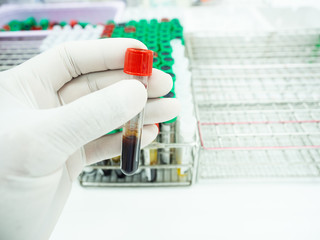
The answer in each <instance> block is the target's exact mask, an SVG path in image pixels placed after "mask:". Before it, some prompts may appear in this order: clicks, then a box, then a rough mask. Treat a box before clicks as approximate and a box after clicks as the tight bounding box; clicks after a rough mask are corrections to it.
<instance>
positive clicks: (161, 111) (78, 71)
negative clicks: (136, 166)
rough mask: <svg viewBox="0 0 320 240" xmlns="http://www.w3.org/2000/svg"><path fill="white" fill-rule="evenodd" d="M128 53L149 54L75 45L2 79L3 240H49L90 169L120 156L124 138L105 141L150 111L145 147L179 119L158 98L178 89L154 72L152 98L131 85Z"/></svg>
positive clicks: (173, 104)
mask: <svg viewBox="0 0 320 240" xmlns="http://www.w3.org/2000/svg"><path fill="white" fill-rule="evenodd" d="M129 47H136V48H146V47H145V46H144V45H143V44H142V43H141V42H139V41H136V40H133V39H103V40H94V41H86V42H72V43H67V44H64V45H62V46H59V47H57V48H54V49H51V50H49V51H47V52H45V53H43V54H40V55H38V56H36V57H34V58H33V59H30V60H29V61H27V62H25V63H23V64H22V65H20V66H17V67H15V68H13V69H11V70H8V71H5V72H1V73H0V113H1V114H0V116H1V117H0V153H1V159H0V218H1V224H0V239H4V240H7V239H8V240H15V239H30V240H31V239H32V240H37V239H41V240H43V239H48V238H49V236H50V234H51V232H52V230H53V228H54V226H55V224H56V222H57V220H58V218H59V215H60V213H61V211H62V209H63V206H64V204H65V201H66V199H67V197H68V195H69V192H70V190H71V184H72V180H74V179H76V177H77V176H78V174H79V173H80V172H81V170H82V168H83V166H84V165H85V164H91V163H94V162H97V161H101V160H104V159H108V158H111V157H114V156H116V155H119V154H120V146H121V134H114V135H108V136H105V134H106V133H108V132H110V131H112V130H113V129H115V128H117V127H119V126H121V125H123V124H124V123H125V122H127V121H128V120H130V119H131V118H132V117H134V116H135V115H136V114H137V113H139V112H140V111H141V110H142V108H143V107H145V124H148V125H145V126H144V129H143V139H142V145H143V146H145V145H147V144H148V143H150V142H152V141H153V140H154V138H155V137H156V135H157V134H158V129H157V127H156V126H155V125H154V123H156V122H162V121H166V120H169V119H172V118H173V117H175V116H176V115H177V113H178V111H179V104H178V102H177V101H176V100H175V99H160V98H158V97H160V96H163V95H165V94H166V93H167V92H169V91H170V89H171V87H172V79H171V77H170V76H169V75H168V74H166V73H163V72H161V71H159V70H156V69H154V71H153V74H152V76H151V78H150V82H149V89H148V92H147V91H146V90H145V88H144V87H143V85H142V84H141V83H140V82H138V81H136V80H124V79H126V78H127V76H126V75H125V74H124V73H123V70H122V68H123V62H124V55H125V51H126V49H127V48H129ZM147 98H149V99H148V100H147ZM75 230H76V229H75Z"/></svg>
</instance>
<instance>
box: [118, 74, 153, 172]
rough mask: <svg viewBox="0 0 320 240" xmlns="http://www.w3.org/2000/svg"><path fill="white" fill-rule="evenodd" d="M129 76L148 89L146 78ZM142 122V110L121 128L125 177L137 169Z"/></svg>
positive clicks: (122, 168) (122, 160) (122, 163)
mask: <svg viewBox="0 0 320 240" xmlns="http://www.w3.org/2000/svg"><path fill="white" fill-rule="evenodd" d="M129 76H131V78H132V79H136V80H139V81H140V82H142V83H143V85H144V86H145V87H146V89H147V88H148V78H149V77H148V76H134V75H129ZM143 120H144V109H143V110H142V111H141V112H140V113H138V114H137V115H136V116H135V117H134V118H132V119H131V120H130V121H128V122H127V123H125V125H124V126H123V133H122V149H121V171H122V172H123V173H124V174H126V175H132V174H134V173H135V172H136V171H137V170H138V167H139V159H140V147H141V135H142V127H143Z"/></svg>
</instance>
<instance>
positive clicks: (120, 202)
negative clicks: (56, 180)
mask: <svg viewBox="0 0 320 240" xmlns="http://www.w3.org/2000/svg"><path fill="white" fill-rule="evenodd" d="M319 202H320V184H316V183H281V182H280V183H197V184H195V185H193V186H191V187H172V188H82V187H80V186H79V184H78V183H75V184H74V188H73V190H72V192H71V195H70V198H69V200H68V202H67V204H66V206H65V209H64V211H63V213H62V215H61V218H60V220H59V222H58V224H57V226H56V228H55V230H54V232H53V234H52V237H51V240H64V239H77V240H85V239H113V240H115V239H132V240H135V239H139V240H144V239H146V240H147V239H152V240H158V239H159V240H160V239H184V240H188V239H219V240H221V239H239V240H242V239H243V240H251V239H252V240H257V239H259V240H262V239H268V240H270V239H272V240H278V239H279V240H285V239H290V240H295V239H296V240H301V239H307V240H313V239H314V240H319V239H320V227H319V226H320V204H319Z"/></svg>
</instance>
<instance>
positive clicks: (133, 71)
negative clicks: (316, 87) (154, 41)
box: [123, 48, 153, 76]
mask: <svg viewBox="0 0 320 240" xmlns="http://www.w3.org/2000/svg"><path fill="white" fill-rule="evenodd" d="M152 64H153V52H152V51H151V50H146V49H139V48H128V49H127V51H126V56H125V60H124V69H123V71H124V72H125V73H127V74H130V75H136V76H151V74H152Z"/></svg>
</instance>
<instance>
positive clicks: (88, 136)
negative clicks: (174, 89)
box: [50, 80, 147, 154]
mask: <svg viewBox="0 0 320 240" xmlns="http://www.w3.org/2000/svg"><path fill="white" fill-rule="evenodd" d="M146 101H147V91H146V89H145V87H144V86H143V85H142V84H141V83H140V82H139V81H135V80H123V81H120V82H118V83H116V84H113V85H111V86H110V87H107V88H104V89H101V90H99V91H96V92H94V93H91V94H89V95H86V96H84V97H81V98H79V99H78V100H76V101H74V102H72V103H69V104H68V105H65V106H63V107H60V108H59V109H57V111H56V114H55V120H54V121H52V124H51V126H50V128H51V130H52V132H53V133H56V134H53V135H54V137H55V138H57V137H58V138H60V140H61V142H63V143H64V144H63V145H61V147H63V149H61V150H63V152H64V153H68V154H72V153H73V152H74V151H76V150H77V149H79V148H80V147H82V146H83V145H85V144H87V143H88V142H90V141H92V140H94V139H97V138H99V137H101V136H103V135H105V134H106V133H108V132H110V131H111V130H113V129H115V128H117V127H119V126H121V125H123V124H124V123H125V122H127V121H129V120H130V119H131V118H133V117H134V116H135V115H137V114H138V113H139V112H140V111H141V110H142V109H143V107H144V106H145V104H146Z"/></svg>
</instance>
